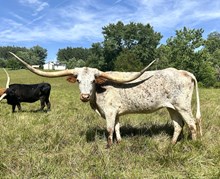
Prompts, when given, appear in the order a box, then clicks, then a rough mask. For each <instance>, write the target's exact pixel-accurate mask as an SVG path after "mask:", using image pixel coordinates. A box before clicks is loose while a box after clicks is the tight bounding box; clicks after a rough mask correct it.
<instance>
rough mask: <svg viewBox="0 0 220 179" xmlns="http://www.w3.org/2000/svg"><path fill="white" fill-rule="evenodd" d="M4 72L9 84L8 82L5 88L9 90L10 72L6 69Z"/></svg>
mask: <svg viewBox="0 0 220 179" xmlns="http://www.w3.org/2000/svg"><path fill="white" fill-rule="evenodd" d="M3 70H4V71H5V73H6V75H7V82H6V86H5V88H9V84H10V77H9V74H8V72H7V71H6V69H4V68H3Z"/></svg>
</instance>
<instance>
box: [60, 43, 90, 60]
mask: <svg viewBox="0 0 220 179" xmlns="http://www.w3.org/2000/svg"><path fill="white" fill-rule="evenodd" d="M89 53H90V51H89V49H86V48H81V47H77V48H72V47H67V48H65V49H59V51H58V53H57V60H58V61H59V62H68V61H69V60H71V59H73V58H76V59H77V60H79V59H81V60H84V61H86V60H87V58H88V56H89Z"/></svg>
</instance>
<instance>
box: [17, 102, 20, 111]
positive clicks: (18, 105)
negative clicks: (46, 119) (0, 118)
mask: <svg viewBox="0 0 220 179" xmlns="http://www.w3.org/2000/svg"><path fill="white" fill-rule="evenodd" d="M17 107H18V110H19V111H21V104H20V103H18V104H17Z"/></svg>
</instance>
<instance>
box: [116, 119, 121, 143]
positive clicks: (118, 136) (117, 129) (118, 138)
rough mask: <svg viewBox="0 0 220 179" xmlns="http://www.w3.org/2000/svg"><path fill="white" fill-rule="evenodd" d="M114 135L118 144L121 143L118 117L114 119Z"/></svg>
mask: <svg viewBox="0 0 220 179" xmlns="http://www.w3.org/2000/svg"><path fill="white" fill-rule="evenodd" d="M115 134H116V140H117V142H118V143H120V142H121V134H120V123H119V117H118V116H117V117H116V120H115Z"/></svg>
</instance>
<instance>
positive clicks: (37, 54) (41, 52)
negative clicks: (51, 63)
mask: <svg viewBox="0 0 220 179" xmlns="http://www.w3.org/2000/svg"><path fill="white" fill-rule="evenodd" d="M46 57H47V50H46V49H44V48H42V47H40V46H39V45H37V46H34V47H32V48H30V50H29V58H30V59H31V60H32V64H35V65H40V66H41V67H42V66H43V64H45V58H46Z"/></svg>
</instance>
